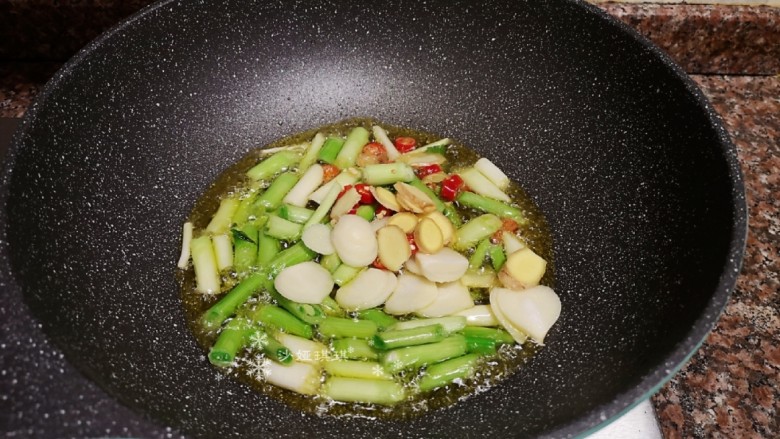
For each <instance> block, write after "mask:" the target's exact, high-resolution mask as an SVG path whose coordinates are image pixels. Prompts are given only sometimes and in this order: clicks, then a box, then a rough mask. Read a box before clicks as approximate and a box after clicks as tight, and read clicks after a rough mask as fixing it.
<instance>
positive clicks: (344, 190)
mask: <svg viewBox="0 0 780 439" xmlns="http://www.w3.org/2000/svg"><path fill="white" fill-rule="evenodd" d="M350 189H352V185H351V184H348V185H346V186H344V187H343V188H341V192H339V196H338V197H336V199H337V200H338V199H339V198H341V196H342V195H344V194H345V193H347V191H348V190H350Z"/></svg>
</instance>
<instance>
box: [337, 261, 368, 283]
mask: <svg viewBox="0 0 780 439" xmlns="http://www.w3.org/2000/svg"><path fill="white" fill-rule="evenodd" d="M363 269H365V267H353V266H351V265H347V264H341V265H339V268H337V269H336V271H334V272H333V282H335V283H336V285H338V286H340V287H341V286H344V285H346V284H348V283H349V281H351V280H352V279H354V278H355V277H357V275H358V274H360V272H361V271H363Z"/></svg>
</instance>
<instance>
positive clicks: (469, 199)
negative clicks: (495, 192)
mask: <svg viewBox="0 0 780 439" xmlns="http://www.w3.org/2000/svg"><path fill="white" fill-rule="evenodd" d="M456 201H457V202H458V204H460V205H461V206H464V207H469V208H471V209H477V210H481V211H482V212H485V213H490V214H493V215H496V216H498V217H500V218H508V219H512V220H515V221H517V223H518V224H525V223H527V222H528V220H527V219H526V218H525V217H524V216H523V212H521V211H520V209H518V208H516V207H512V206H510V205H508V204H506V203H504V202H502V201H498V200H494V199H492V198H488V197H483V196H482V195H479V194H475V193H474V192H468V191H463V192H461V193H460V195H458V198H456Z"/></svg>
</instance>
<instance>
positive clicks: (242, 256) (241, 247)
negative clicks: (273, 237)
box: [231, 224, 259, 273]
mask: <svg viewBox="0 0 780 439" xmlns="http://www.w3.org/2000/svg"><path fill="white" fill-rule="evenodd" d="M231 232H232V233H233V247H234V252H233V267H234V268H235V269H236V272H237V273H245V272H247V271H249V269H250V267H252V266H253V265H255V263H256V262H257V242H258V241H259V231H258V229H257V227H255V226H254V225H252V224H244V225H243V226H242V227H241V228H240V229H232V230H231Z"/></svg>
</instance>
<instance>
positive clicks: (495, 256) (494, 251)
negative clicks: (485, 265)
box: [488, 245, 506, 272]
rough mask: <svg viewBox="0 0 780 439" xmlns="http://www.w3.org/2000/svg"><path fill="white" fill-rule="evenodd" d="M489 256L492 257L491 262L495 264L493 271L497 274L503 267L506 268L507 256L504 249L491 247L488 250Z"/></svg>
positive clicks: (498, 246)
mask: <svg viewBox="0 0 780 439" xmlns="http://www.w3.org/2000/svg"><path fill="white" fill-rule="evenodd" d="M488 254H489V255H490V262H491V263H492V264H493V269H494V270H496V271H497V272H498V271H500V270H501V267H503V266H504V262H506V254H504V249H503V247H502V246H500V245H491V246H490V248H489V249H488Z"/></svg>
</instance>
